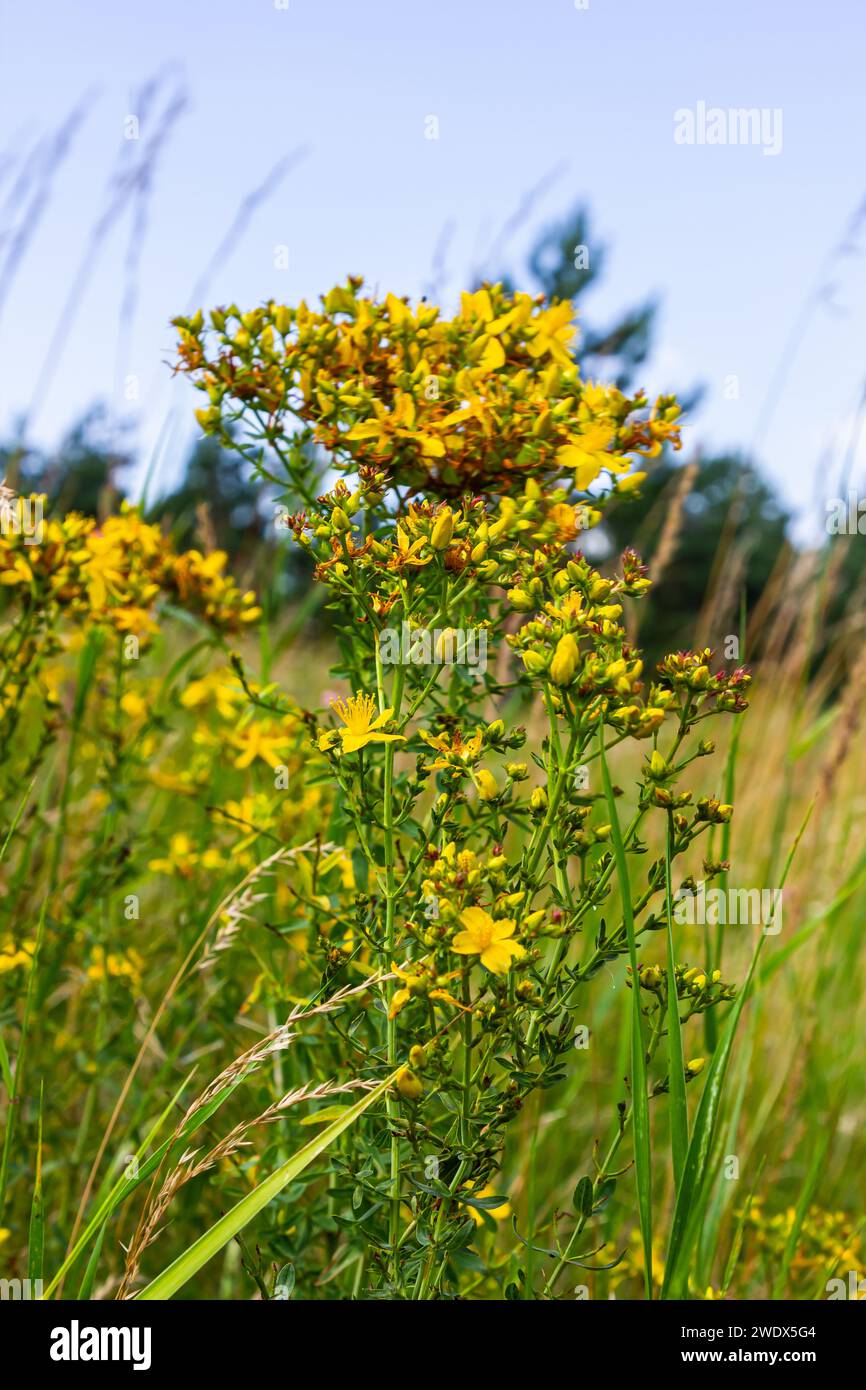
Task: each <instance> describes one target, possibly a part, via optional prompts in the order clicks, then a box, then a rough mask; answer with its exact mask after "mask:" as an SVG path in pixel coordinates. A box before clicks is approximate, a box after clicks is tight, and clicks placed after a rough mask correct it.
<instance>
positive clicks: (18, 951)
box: [0, 936, 36, 975]
mask: <svg viewBox="0 0 866 1390" xmlns="http://www.w3.org/2000/svg"><path fill="white" fill-rule="evenodd" d="M35 950H36V942H35V941H23V942H22V943H21V945H20V946H16V945H15V942H14V941H13V940H12V937H11V936H6V937H4V939H3V944H2V946H0V975H5V974H6V972H7V971H9V970H17V969H18V967H19V965H23V966H24V967H25V969H29V968H30V966H31V965H32V964H33V953H34V951H35Z"/></svg>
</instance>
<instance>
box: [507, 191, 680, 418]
mask: <svg viewBox="0 0 866 1390" xmlns="http://www.w3.org/2000/svg"><path fill="white" fill-rule="evenodd" d="M607 255H608V247H607V245H606V243H605V242H603V241H601V240H600V239H597V238H595V237H594V235H593V233H592V225H591V222H590V214H589V209H588V208H587V207H586V206H585V205H584V204H582V203H581V204H578V205H577V206H576V207H575V208H574V209H573V210H572V211H571V212H570V213H569V214H568V215H567V216H565V217H563V218H561V219H560V220H559V221H558V222H555V223H552V224H551V225H549V226H547V227H546V228H544V230H543V231H542V232H541V234H540V235H539V236H538V238H537V239H536V241H535V243H534V244H533V246H532V248H531V250H530V252H529V256H528V258H527V270H528V272H529V274H530V276H531V277H532V279H533V280H534V281H535V283H536V284H537V285H538V287H539V289H541V290H542V291H543V292H544V294H545V295H546V296H547V297H548V298H549V299H570V300H571V301H572V302H573V303H574V304H578V302H579V301H580V299H581V298H582V297H583V296H584V295H585V294H586V292H587V290H588V289H590V287H591V286H592V285H593V284H595V283H596V282H597V281H598V280H599V279H600V278H601V277H602V275H603V272H604V267H605V262H606V260H607ZM657 311H658V304H657V302H656V300H655V299H653V298H650V299H647V300H646V301H645V303H643V304H642V305H637V306H636V307H635V308H633V309H629V310H626V311H625V313H623V314H622V315H621V316H620V317H619V318H618V319H617V320H616V322H614V323H613V324H611V325H609V326H608V327H607V328H596V327H593V326H592V325H591V324H590V323H589V322H588V321H587V320H586V319H585V318H584V317H583V316H582V317H581V324H580V329H581V339H580V347H579V356H580V359H581V362H582V363H583V364H584V370H585V375H595V365H594V364H595V363H596V362H598V363H599V364H600V363H601V362H604V363H605V373H604V375H605V377H606V379H610V377H611V375H613V379H614V380H615V381H616V384H617V385H618V386H619V387H620V389H621V390H623V391H627V390H629V388H630V387H632V386H633V385H634V381H635V373H636V371H637V369H638V368H639V367H641V366H643V364H644V363H645V362H646V360H647V358H648V356H649V353H650V349H651V347H652V340H653V330H654V326H655V319H656V314H657Z"/></svg>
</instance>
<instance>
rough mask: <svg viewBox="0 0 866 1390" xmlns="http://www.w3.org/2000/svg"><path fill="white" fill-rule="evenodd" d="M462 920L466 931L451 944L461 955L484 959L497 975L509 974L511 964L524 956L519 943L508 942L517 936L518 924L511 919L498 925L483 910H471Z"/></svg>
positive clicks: (458, 935)
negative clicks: (510, 938) (515, 931)
mask: <svg viewBox="0 0 866 1390" xmlns="http://www.w3.org/2000/svg"><path fill="white" fill-rule="evenodd" d="M460 921H461V922H462V923H463V926H464V927H465V928H466V930H465V931H460V932H458V933H457V935H456V936H455V938H454V940H453V941H452V942H451V949H452V951H456V952H457V954H458V956H480V958H481V964H482V965H484V966H486V967H487V969H488V970H490V971H492V972H493V974H494V975H505V974H506V973H507V972H508V971H509V970H510V969H511V962H512V961H513V960H520V958H521V956H523V955H524V950H523V947H522V946H521V945H520V944H519V942H517V941H509V940H508V938H509V937H511V936H513V935H514V923H513V922H512V921H510V920H509V919H508V918H501V919H500V920H499V921H498V922H495V921H494V920H493V918H492V917H491V916H490V913H489V912H485V911H484V908H483V907H467V908H466V909H465V911H464V912H462V913H461V914H460Z"/></svg>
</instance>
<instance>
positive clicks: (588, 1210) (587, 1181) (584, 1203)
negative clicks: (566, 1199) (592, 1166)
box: [571, 1178, 592, 1216]
mask: <svg viewBox="0 0 866 1390" xmlns="http://www.w3.org/2000/svg"><path fill="white" fill-rule="evenodd" d="M571 1200H572V1204H573V1206H574V1209H575V1211H576V1212H578V1213H579V1215H580V1216H592V1178H581V1180H580V1182H579V1183H578V1184H577V1187H576V1188H575V1189H574V1196H573V1197H572V1199H571Z"/></svg>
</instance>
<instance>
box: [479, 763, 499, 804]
mask: <svg viewBox="0 0 866 1390" xmlns="http://www.w3.org/2000/svg"><path fill="white" fill-rule="evenodd" d="M475 785H476V787H477V788H478V797H479V800H480V801H492V800H493V798H494V797H496V796H498V795H499V788H498V787H497V785H496V778H495V777H494V776H493V773H492V772H488V771H487V768H486V767H482V768H479V770H478V771H477V772H476V774H475Z"/></svg>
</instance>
